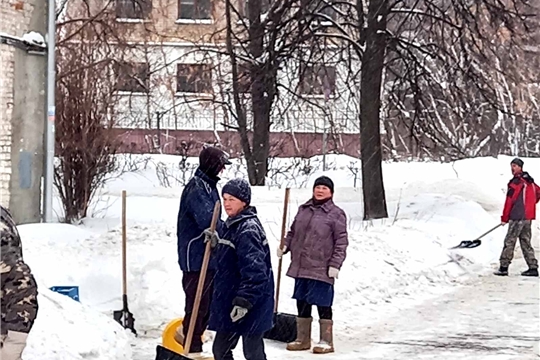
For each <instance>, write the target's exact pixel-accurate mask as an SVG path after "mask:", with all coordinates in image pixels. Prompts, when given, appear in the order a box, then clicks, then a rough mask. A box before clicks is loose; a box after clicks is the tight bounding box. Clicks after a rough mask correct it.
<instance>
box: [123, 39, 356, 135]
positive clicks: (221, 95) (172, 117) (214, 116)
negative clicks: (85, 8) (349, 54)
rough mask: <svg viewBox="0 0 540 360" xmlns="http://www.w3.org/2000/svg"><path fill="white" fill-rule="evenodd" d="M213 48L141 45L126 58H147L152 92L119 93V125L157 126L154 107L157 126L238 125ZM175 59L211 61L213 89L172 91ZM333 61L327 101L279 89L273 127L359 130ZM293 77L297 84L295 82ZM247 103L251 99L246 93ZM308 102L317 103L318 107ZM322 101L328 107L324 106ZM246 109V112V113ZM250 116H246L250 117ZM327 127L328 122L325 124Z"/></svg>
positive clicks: (225, 71) (293, 74) (285, 76)
mask: <svg viewBox="0 0 540 360" xmlns="http://www.w3.org/2000/svg"><path fill="white" fill-rule="evenodd" d="M212 50H217V48H214V49H210V51H208V49H207V50H200V48H197V47H190V46H186V45H184V44H183V45H181V46H167V45H165V46H163V45H160V46H153V45H152V46H141V47H140V48H139V49H138V50H136V51H134V52H133V54H131V55H130V57H129V58H128V60H130V61H134V62H145V61H148V62H149V63H150V71H151V78H150V93H148V94H142V93H121V94H120V96H121V99H120V104H119V106H118V115H119V116H118V123H117V126H118V127H122V128H145V129H148V128H154V129H155V128H157V119H158V114H157V113H158V112H160V113H163V114H162V115H161V116H160V117H161V120H160V124H159V127H160V128H161V129H164V130H165V129H179V130H217V131H221V130H227V129H229V128H228V127H227V126H224V124H229V125H232V126H234V125H236V123H235V120H234V117H233V116H232V114H230V113H229V112H228V111H227V110H226V109H227V108H231V109H234V105H233V99H232V95H231V79H230V75H229V74H230V71H229V69H230V64H229V62H228V61H229V60H228V58H227V57H226V56H220V55H217V54H216V53H217V52H216V51H212ZM178 63H193V64H200V63H207V64H211V66H212V80H213V94H186V93H177V92H176V65H177V64H178ZM336 65H337V69H338V70H337V73H338V75H337V83H336V91H335V94H334V95H333V98H332V99H331V100H330V101H328V103H326V104H325V101H324V97H323V96H311V97H306V100H307V101H303V100H301V99H296V98H295V97H294V96H292V95H288V96H287V95H284V93H283V92H282V93H281V94H280V96H279V100H278V102H276V104H275V107H274V112H273V114H272V117H273V119H272V121H273V124H272V128H271V130H272V131H282V132H291V131H294V132H317V133H322V132H323V128H324V123H325V113H326V114H327V117H326V120H327V124H332V130H331V131H332V132H339V133H358V132H359V128H358V115H357V113H358V112H357V110H355V109H357V108H358V101H357V100H356V99H351V91H350V90H349V86H351V85H350V84H349V83H348V82H347V80H346V79H344V76H346V74H347V72H348V70H347V69H346V68H344V66H343V65H341V64H339V63H338V64H336ZM297 74H298V66H297V65H296V64H293V63H291V64H287V66H286V67H285V68H284V70H283V71H282V73H281V74H280V75H279V77H280V80H281V81H282V82H288V85H287V86H289V87H290V88H295V87H296V86H297V82H298V78H299V76H298V75H297ZM295 82H296V83H295ZM245 100H246V102H247V103H248V104H249V98H248V96H247V95H246V99H245ZM310 102H311V103H315V104H318V106H315V105H312V104H310ZM325 106H326V108H324V107H325ZM249 113H250V112H249V111H248V115H249ZM249 121H250V119H249V118H248V122H249ZM327 126H328V127H330V125H327Z"/></svg>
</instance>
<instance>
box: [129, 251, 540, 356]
mask: <svg viewBox="0 0 540 360" xmlns="http://www.w3.org/2000/svg"><path fill="white" fill-rule="evenodd" d="M518 251H519V250H518ZM524 268H526V266H524V263H523V260H521V259H518V260H517V261H516V262H515V263H514V264H513V266H512V267H511V268H510V270H511V272H512V273H511V276H510V277H506V278H504V277H503V278H501V277H496V276H491V275H486V276H483V277H479V278H478V279H477V281H475V282H474V283H472V284H471V285H469V286H466V287H463V288H461V289H458V290H457V291H456V292H454V293H450V294H447V295H444V296H442V297H440V298H438V299H435V300H434V301H431V302H427V303H425V304H423V305H421V306H417V307H415V308H412V309H409V310H407V311H404V312H402V313H401V316H399V317H394V318H391V319H387V320H386V321H384V322H380V323H373V324H370V325H367V326H366V328H365V329H364V331H363V337H362V338H361V339H350V338H349V339H347V338H343V337H342V336H337V338H339V339H340V341H337V343H336V348H337V350H338V352H336V353H335V354H331V355H327V356H325V358H328V359H340V360H362V359H384V360H391V359H396V360H398V359H399V360H405V359H437V360H441V359H442V360H444V359H452V360H454V359H456V360H461V359H463V360H464V359H474V360H514V359H515V360H528V359H539V358H540V351H539V343H540V301H539V296H540V286H539V285H540V281H539V279H538V278H523V277H521V276H519V271H520V270H521V269H524ZM359 326H361V320H359ZM148 335H150V334H148ZM154 336H155V337H157V336H159V335H158V333H154V334H152V335H150V336H149V337H154ZM147 340H150V339H147ZM151 343H153V344H151ZM154 344H155V342H152V341H149V342H148V343H147V344H146V346H143V347H141V345H142V344H139V346H138V348H139V349H138V350H139V351H136V352H135V354H134V355H135V356H134V359H135V360H148V359H153V349H154V346H155V345H154ZM143 349H144V350H143ZM267 353H268V359H269V360H273V359H281V358H283V356H286V357H287V359H311V358H313V357H314V356H315V355H313V354H311V353H309V352H300V353H290V352H287V351H285V350H284V346H283V345H282V344H278V343H273V342H268V343H267ZM235 357H236V359H238V360H240V359H243V357H242V353H241V349H237V351H235Z"/></svg>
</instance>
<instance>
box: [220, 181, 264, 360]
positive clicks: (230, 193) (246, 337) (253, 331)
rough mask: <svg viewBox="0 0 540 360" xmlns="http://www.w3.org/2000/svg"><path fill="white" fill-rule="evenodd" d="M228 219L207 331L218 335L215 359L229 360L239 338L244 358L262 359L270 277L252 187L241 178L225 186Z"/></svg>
mask: <svg viewBox="0 0 540 360" xmlns="http://www.w3.org/2000/svg"><path fill="white" fill-rule="evenodd" d="M222 194H223V205H224V208H225V212H226V213H227V215H228V218H227V220H226V222H225V226H224V229H223V232H222V234H221V236H220V237H219V238H218V239H216V240H217V246H216V248H215V249H214V256H215V259H216V263H217V269H216V275H215V280H214V294H213V297H212V304H211V307H210V323H209V329H210V330H214V331H216V336H215V339H214V345H213V353H214V358H215V360H232V359H233V355H232V350H233V349H234V348H235V347H236V345H237V344H238V341H239V339H240V337H242V343H243V350H244V356H245V358H246V360H265V359H266V354H265V352H264V341H263V335H264V333H265V332H266V331H268V330H270V329H271V328H272V327H273V313H274V275H273V272H272V264H271V261H270V249H269V247H268V241H267V239H266V234H265V232H264V229H263V227H262V225H261V222H260V221H259V219H258V217H257V210H256V209H255V208H254V207H252V206H250V202H251V189H250V186H249V184H248V183H247V182H246V181H245V180H242V179H234V180H231V181H229V182H228V183H227V184H226V185H225V186H224V187H223V191H222Z"/></svg>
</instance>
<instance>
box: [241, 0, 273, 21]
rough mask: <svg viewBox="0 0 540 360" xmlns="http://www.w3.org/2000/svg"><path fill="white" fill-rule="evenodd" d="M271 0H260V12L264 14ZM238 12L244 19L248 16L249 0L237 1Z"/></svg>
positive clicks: (268, 8)
mask: <svg viewBox="0 0 540 360" xmlns="http://www.w3.org/2000/svg"><path fill="white" fill-rule="evenodd" d="M271 1H272V0H261V14H265V13H267V12H268V11H269V10H270V4H271ZM238 4H239V6H238V13H239V14H240V16H241V17H242V18H244V19H248V18H249V5H248V4H249V0H240V1H239V2H238Z"/></svg>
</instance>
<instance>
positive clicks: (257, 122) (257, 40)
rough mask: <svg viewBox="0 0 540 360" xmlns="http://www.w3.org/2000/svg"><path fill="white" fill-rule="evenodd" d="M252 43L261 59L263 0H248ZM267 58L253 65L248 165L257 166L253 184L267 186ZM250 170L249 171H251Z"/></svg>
mask: <svg viewBox="0 0 540 360" xmlns="http://www.w3.org/2000/svg"><path fill="white" fill-rule="evenodd" d="M248 12H249V14H248V17H249V30H248V33H249V45H248V49H249V52H250V54H251V57H252V58H253V59H257V60H259V59H261V57H262V55H263V53H264V27H263V25H262V24H261V13H262V2H261V0H250V1H249V2H248ZM266 64H268V60H266V61H264V62H261V61H256V62H255V63H254V64H251V66H250V75H251V80H252V85H251V104H252V111H253V139H252V147H251V150H252V156H253V158H252V161H248V166H250V164H251V166H254V167H255V168H254V171H252V172H254V173H255V176H254V177H250V179H249V180H250V183H251V185H264V183H265V179H266V172H267V171H268V154H269V150H270V104H271V101H272V99H271V98H270V94H269V91H268V85H271V84H269V83H268V82H269V81H271V79H270V78H271V75H270V74H268V73H267V71H268V70H269V69H266V67H267V66H265V65H266ZM248 172H249V171H248Z"/></svg>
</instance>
